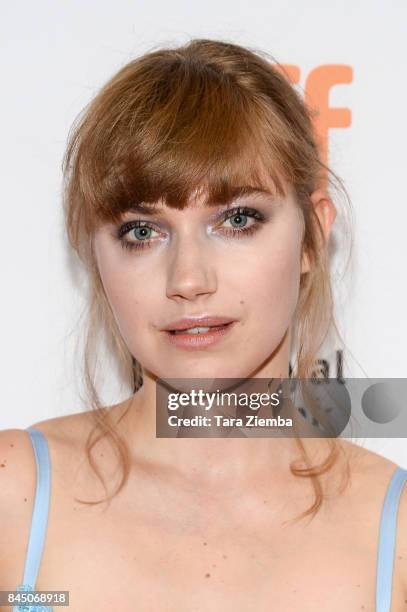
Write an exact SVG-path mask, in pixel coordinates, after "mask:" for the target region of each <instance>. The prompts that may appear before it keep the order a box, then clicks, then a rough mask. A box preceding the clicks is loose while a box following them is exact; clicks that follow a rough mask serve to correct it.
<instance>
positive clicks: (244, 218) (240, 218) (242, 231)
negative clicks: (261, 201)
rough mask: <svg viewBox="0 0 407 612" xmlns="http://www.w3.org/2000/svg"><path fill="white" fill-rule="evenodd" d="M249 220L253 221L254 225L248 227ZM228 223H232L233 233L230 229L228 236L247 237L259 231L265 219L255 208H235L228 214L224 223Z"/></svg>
mask: <svg viewBox="0 0 407 612" xmlns="http://www.w3.org/2000/svg"><path fill="white" fill-rule="evenodd" d="M248 219H252V220H253V223H251V224H250V225H248ZM226 221H231V222H232V231H229V229H228V231H227V232H226V235H229V234H230V235H244V236H247V235H249V234H253V233H254V232H255V231H257V230H258V229H259V224H260V223H263V222H264V221H265V217H264V215H262V214H261V213H260V212H259V211H258V210H255V209H253V208H233V209H232V210H228V211H227V212H226V215H225V218H224V222H226ZM239 237H240V236H239Z"/></svg>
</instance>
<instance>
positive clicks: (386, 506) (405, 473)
mask: <svg viewBox="0 0 407 612" xmlns="http://www.w3.org/2000/svg"><path fill="white" fill-rule="evenodd" d="M406 481H407V470H405V469H403V468H401V467H400V466H398V467H397V468H396V469H395V470H394V472H393V475H392V477H391V480H390V483H389V486H388V488H387V492H386V497H385V499H384V503H383V508H382V515H381V520H380V531H379V548H378V555H377V573H376V612H390V610H391V594H392V586H393V566H394V555H395V546H396V534H397V512H398V508H399V501H400V497H401V492H402V490H403V486H404V484H405V483H406Z"/></svg>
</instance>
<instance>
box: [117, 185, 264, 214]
mask: <svg viewBox="0 0 407 612" xmlns="http://www.w3.org/2000/svg"><path fill="white" fill-rule="evenodd" d="M230 191H231V196H230V197H229V198H228V199H227V200H226V202H225V203H224V204H218V206H227V205H228V204H230V203H231V202H232V201H233V200H236V199H238V198H241V197H243V196H246V195H254V196H260V197H270V196H271V197H272V198H274V197H275V193H273V192H272V191H270V190H268V189H265V188H263V187H253V186H250V185H243V186H238V187H233V188H232V189H231V190H230ZM216 205H217V204H216V202H211V206H213V207H214V206H216ZM164 210H165V207H164V206H161V205H157V204H146V203H144V202H136V203H134V204H132V205H131V207H129V208H128V209H127V211H128V212H133V213H142V214H144V215H160V214H162V213H163V212H164Z"/></svg>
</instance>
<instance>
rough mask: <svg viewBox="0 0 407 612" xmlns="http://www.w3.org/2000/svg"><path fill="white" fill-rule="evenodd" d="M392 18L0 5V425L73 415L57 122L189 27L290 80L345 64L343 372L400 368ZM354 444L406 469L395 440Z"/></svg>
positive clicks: (125, 5) (401, 258) (398, 7)
mask: <svg viewBox="0 0 407 612" xmlns="http://www.w3.org/2000/svg"><path fill="white" fill-rule="evenodd" d="M406 22H407V4H406V3H405V2H404V0H398V1H393V2H383V1H382V2H378V1H372V0H359V1H358V2H355V1H354V0H347V1H346V0H341V1H332V0H331V1H330V2H325V1H323V0H320V1H316V0H314V1H309V2H307V3H305V2H303V1H302V0H290V1H289V2H287V0H272V1H270V0H251V2H237V1H236V0H222V2H219V1H218V0H216V1H214V0H206V2H205V3H194V2H188V1H184V2H181V1H180V0H172V2H165V1H164V0H162V1H159V0H152V1H151V0H150V2H148V3H141V2H135V1H133V2H132V1H130V0H115V2H110V1H106V0H86V1H79V0H76V1H74V0H70V1H69V2H62V1H60V2H56V1H55V0H48V1H44V0H42V1H41V0H40V1H38V2H35V3H32V2H29V1H28V0H24V1H18V0H16V1H15V2H13V3H7V4H3V8H2V10H1V19H0V31H1V40H2V43H3V52H2V54H1V55H0V62H1V79H2V88H1V91H2V95H1V99H0V104H1V125H2V130H1V136H2V143H1V145H2V146H1V149H0V155H1V161H0V168H1V201H2V206H1V226H2V239H1V241H0V249H1V262H2V276H1V282H2V300H1V318H0V320H1V326H2V330H1V331H2V335H1V337H2V351H1V358H2V364H1V369H2V372H3V376H2V381H1V388H2V396H3V401H2V406H1V417H0V428H7V427H26V426H28V425H29V424H31V423H34V422H36V421H39V420H42V419H45V418H50V417H52V416H60V415H63V414H68V413H71V412H77V411H78V410H80V409H81V406H80V404H79V401H78V397H77V395H76V394H77V380H76V376H77V373H75V372H74V370H73V369H72V365H71V362H72V347H73V339H74V335H75V320H76V317H77V316H78V313H79V312H80V308H81V305H82V303H81V292H80V288H79V285H78V282H77V271H75V269H72V266H71V263H70V259H69V255H68V252H67V248H66V241H65V238H64V234H63V225H62V210H61V160H62V156H63V151H64V147H65V143H66V138H67V134H68V130H69V127H70V125H71V123H72V121H73V120H74V118H75V117H76V115H77V114H78V112H79V111H80V110H81V109H82V108H83V106H84V105H85V104H86V103H87V102H88V101H89V100H90V98H91V97H92V96H93V95H94V94H95V93H96V91H97V90H98V88H99V87H100V86H101V85H102V84H103V83H104V82H105V81H106V79H108V78H109V77H110V76H111V75H112V74H113V73H114V72H115V71H116V70H118V69H119V68H120V67H121V66H122V65H123V64H124V63H126V62H127V61H129V60H130V59H132V58H133V57H134V56H136V55H139V54H141V53H143V52H144V51H146V50H148V49H150V48H151V47H152V46H154V45H159V44H162V45H165V44H166V43H170V44H174V43H182V42H186V41H187V40H188V39H189V38H191V37H207V38H221V39H226V40H229V41H232V42H237V43H239V44H247V45H249V46H254V47H257V48H260V49H264V50H265V51H268V52H270V53H271V54H273V55H274V56H275V58H276V59H277V60H278V61H279V62H281V63H283V64H292V65H295V66H297V67H298V68H299V70H300V82H299V86H300V87H302V88H304V87H305V82H306V78H307V76H308V75H309V73H310V72H311V71H312V70H313V69H315V68H317V67H318V66H323V65H327V64H331V65H345V66H349V67H351V69H352V72H353V78H352V81H351V82H350V83H346V84H338V85H335V86H333V87H332V88H331V90H330V94H329V105H330V106H331V107H332V108H335V107H342V108H347V109H349V111H350V113H351V122H350V125H349V127H346V128H345V127H344V128H335V129H330V130H329V163H330V164H331V166H332V167H333V169H334V170H335V171H336V172H337V173H338V174H339V175H340V176H341V177H342V178H343V179H344V181H345V185H346V187H347V189H348V191H349V194H350V196H351V199H352V203H353V207H354V210H355V229H354V231H355V249H354V253H353V261H352V267H351V269H350V270H349V273H348V274H349V276H348V281H347V289H346V291H345V293H344V294H343V295H344V296H345V297H342V299H341V302H340V304H341V306H340V319H339V323H340V325H341V329H342V331H343V333H344V338H345V341H346V345H347V347H348V352H346V351H347V350H346V349H345V357H346V359H348V360H350V359H351V358H352V359H354V361H352V363H351V366H352V370H351V371H349V372H347V371H346V370H345V375H349V376H361V377H364V376H365V375H366V374H367V375H368V376H369V377H383V378H385V377H386V378H403V377H406V363H405V359H404V355H405V345H406V338H407V316H406V313H407V291H406V283H405V267H406V263H407V257H406V238H405V227H406V222H407V213H406V202H405V176H406V171H405V166H406V156H405V142H406V140H407V121H406V116H405V98H406V93H407V86H406V80H405V78H404V75H405V61H404V58H405V57H406V54H407V37H406V31H405V24H406ZM112 393H113V396H114V393H115V391H112ZM115 399H116V401H118V400H119V398H118V397H116V398H115ZM112 401H113V400H112ZM363 444H364V445H365V446H367V447H370V448H372V449H374V450H376V451H377V452H380V453H381V454H383V455H385V456H388V457H389V458H391V459H393V460H394V461H396V462H398V463H400V464H401V465H403V466H404V467H407V444H406V440H405V439H401V438H400V439H396V440H392V439H368V440H365V441H364V442H363Z"/></svg>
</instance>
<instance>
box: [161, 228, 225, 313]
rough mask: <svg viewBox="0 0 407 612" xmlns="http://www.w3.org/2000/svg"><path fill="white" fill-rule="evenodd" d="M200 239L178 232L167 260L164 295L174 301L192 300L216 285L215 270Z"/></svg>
mask: <svg viewBox="0 0 407 612" xmlns="http://www.w3.org/2000/svg"><path fill="white" fill-rule="evenodd" d="M203 240H204V239H203ZM203 240H199V239H198V237H197V236H196V235H195V236H191V235H189V236H184V237H180V236H178V240H177V243H176V244H175V243H174V244H173V245H172V246H173V250H172V253H171V255H170V258H169V260H168V270H167V287H166V295H167V297H168V298H170V299H175V300H177V301H182V300H195V299H196V298H197V297H199V296H205V295H211V294H212V293H214V292H215V291H216V289H217V280H216V273H215V269H214V267H213V262H212V260H211V258H210V254H209V253H208V252H207V250H206V249H205V245H204V244H203Z"/></svg>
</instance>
